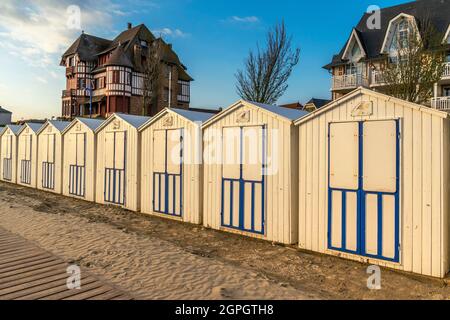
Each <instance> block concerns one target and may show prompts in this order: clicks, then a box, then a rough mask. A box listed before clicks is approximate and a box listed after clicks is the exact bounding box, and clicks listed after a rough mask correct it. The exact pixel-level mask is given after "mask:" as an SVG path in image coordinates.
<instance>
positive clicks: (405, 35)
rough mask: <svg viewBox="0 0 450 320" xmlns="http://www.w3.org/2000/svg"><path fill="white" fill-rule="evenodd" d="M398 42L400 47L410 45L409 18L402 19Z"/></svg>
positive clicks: (399, 26)
mask: <svg viewBox="0 0 450 320" xmlns="http://www.w3.org/2000/svg"><path fill="white" fill-rule="evenodd" d="M397 36H398V43H399V45H400V48H401V49H403V48H406V47H408V41H409V24H408V21H407V20H402V21H401V22H400V23H399V25H398V34H397Z"/></svg>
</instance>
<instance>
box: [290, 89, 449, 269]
mask: <svg viewBox="0 0 450 320" xmlns="http://www.w3.org/2000/svg"><path fill="white" fill-rule="evenodd" d="M296 125H298V129H299V135H300V143H299V157H300V159H299V170H300V171H299V172H300V173H299V175H300V179H299V183H300V188H299V202H300V207H299V246H300V248H302V249H307V250H312V251H316V252H321V253H327V254H332V255H336V256H340V257H345V258H349V259H354V260H358V261H362V262H368V263H372V264H378V265H382V266H386V267H391V268H395V269H400V270H404V271H410V272H415V273H419V274H423V275H428V276H435V277H443V276H445V274H446V273H447V272H448V271H449V243H448V242H449V230H450V225H449V218H448V214H449V211H448V210H449V198H450V194H449V152H450V150H449V133H450V132H449V115H448V114H447V113H445V112H441V111H437V110H434V109H431V108H428V107H424V106H420V105H416V104H413V103H410V102H406V101H402V100H398V99H395V98H392V97H389V96H386V95H383V94H380V93H375V92H373V91H371V90H368V89H364V88H360V89H357V90H355V91H353V92H351V93H350V94H348V95H346V96H344V97H342V98H340V99H338V100H335V101H333V102H332V103H330V104H328V105H326V106H325V107H323V108H321V109H319V110H317V111H315V112H313V113H311V114H310V115H308V116H306V117H304V118H302V119H299V120H298V121H296Z"/></svg>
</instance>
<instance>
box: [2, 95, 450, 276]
mask: <svg viewBox="0 0 450 320" xmlns="http://www.w3.org/2000/svg"><path fill="white" fill-rule="evenodd" d="M449 125H450V120H449V115H448V113H446V112H441V111H437V110H434V109H431V108H427V107H423V106H420V105H416V104H413V103H410V102H406V101H402V100H398V99H395V98H392V97H389V96H386V95H383V94H380V93H376V92H373V91H371V90H368V89H365V88H359V89H357V90H355V91H353V92H352V93H350V94H348V95H346V96H344V97H342V98H340V99H338V100H335V101H333V102H331V103H330V104H328V105H326V106H325V107H323V108H321V109H318V110H316V111H314V112H312V113H306V112H304V111H300V110H294V109H288V108H283V107H278V106H269V105H264V104H258V103H253V102H247V101H238V102H237V103H235V104H233V105H231V106H230V107H228V108H225V109H224V110H222V111H221V112H219V113H218V114H211V113H204V112H197V111H192V110H182V109H165V110H163V111H161V112H160V113H159V114H158V115H156V116H155V117H153V118H148V117H140V116H132V115H125V114H113V115H111V116H110V117H109V118H108V119H107V120H104V121H101V120H94V119H85V118H77V119H75V120H73V121H72V122H61V121H52V120H48V121H47V122H46V123H45V124H43V125H42V124H39V125H38V124H33V123H26V124H24V125H23V126H20V127H18V126H14V125H9V126H7V127H5V128H4V129H3V131H2V132H1V133H0V143H1V154H0V156H1V158H0V175H1V176H0V179H1V180H3V181H8V182H11V183H17V184H20V185H23V186H28V187H33V188H38V189H42V190H45V191H49V192H55V193H59V194H63V195H66V196H71V197H75V198H79V199H84V200H86V201H95V202H97V203H100V204H111V205H117V206H122V207H123V208H126V209H129V210H132V211H140V212H142V213H147V214H153V215H158V216H162V217H168V218H171V219H176V220H179V221H184V222H187V223H193V224H203V225H204V226H205V227H209V228H213V229H218V230H223V231H227V232H234V233H239V234H243V235H247V236H251V237H256V238H260V239H264V240H268V241H273V242H277V243H282V244H289V245H292V244H298V247H299V248H301V249H304V250H309V251H315V252H319V253H325V254H331V255H335V256H340V257H343V258H347V259H352V260H357V261H361V262H366V263H371V264H377V265H381V266H385V267H389V268H394V269H398V270H403V271H407V272H414V273H418V274H422V275H427V276H433V277H441V278H442V277H444V276H446V274H447V273H448V271H449V269H450V263H449V256H450V252H449V251H450V246H449V231H450V220H449V196H450V194H449V182H450V179H449V173H450V172H449V169H450V168H449V152H450V150H449V147H450V145H449V142H450V135H449V134H450V132H449V129H450V127H449Z"/></svg>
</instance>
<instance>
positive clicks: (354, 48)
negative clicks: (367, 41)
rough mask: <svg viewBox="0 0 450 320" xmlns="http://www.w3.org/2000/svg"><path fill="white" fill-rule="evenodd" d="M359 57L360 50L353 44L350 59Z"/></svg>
mask: <svg viewBox="0 0 450 320" xmlns="http://www.w3.org/2000/svg"><path fill="white" fill-rule="evenodd" d="M360 55H361V49H360V48H359V45H358V44H357V43H356V42H355V43H354V44H353V48H352V58H357V57H359V56H360Z"/></svg>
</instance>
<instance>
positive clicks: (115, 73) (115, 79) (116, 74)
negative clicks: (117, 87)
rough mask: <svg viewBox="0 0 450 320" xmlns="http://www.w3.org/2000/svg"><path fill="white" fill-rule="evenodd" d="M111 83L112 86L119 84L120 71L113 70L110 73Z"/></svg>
mask: <svg viewBox="0 0 450 320" xmlns="http://www.w3.org/2000/svg"><path fill="white" fill-rule="evenodd" d="M112 83H113V84H118V83H120V71H119V70H113V72H112Z"/></svg>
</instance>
